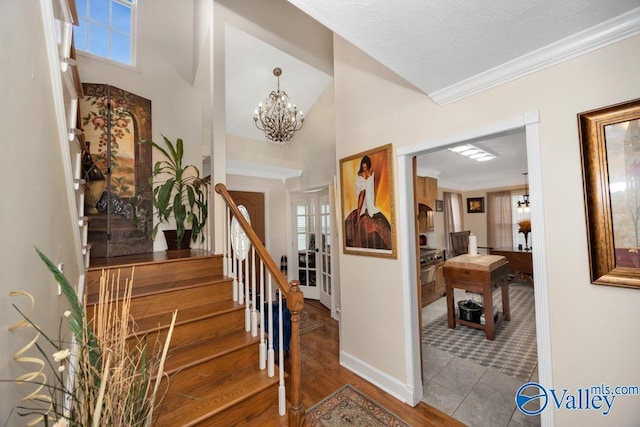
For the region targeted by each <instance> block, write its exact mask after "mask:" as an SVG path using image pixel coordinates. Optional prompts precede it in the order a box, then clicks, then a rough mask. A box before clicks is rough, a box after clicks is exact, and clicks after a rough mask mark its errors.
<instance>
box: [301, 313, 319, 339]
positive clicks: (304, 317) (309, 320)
mask: <svg viewBox="0 0 640 427" xmlns="http://www.w3.org/2000/svg"><path fill="white" fill-rule="evenodd" d="M323 326H324V322H323V321H322V320H320V319H319V318H318V315H317V314H316V313H315V312H312V311H311V310H310V309H309V308H307V307H305V308H303V309H302V312H301V313H300V335H302V334H306V333H307V332H311V331H313V330H316V329H318V328H322V327H323Z"/></svg>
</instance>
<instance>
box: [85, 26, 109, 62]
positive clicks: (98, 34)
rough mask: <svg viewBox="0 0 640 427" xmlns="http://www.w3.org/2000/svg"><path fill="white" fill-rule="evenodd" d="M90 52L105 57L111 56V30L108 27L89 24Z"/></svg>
mask: <svg viewBox="0 0 640 427" xmlns="http://www.w3.org/2000/svg"><path fill="white" fill-rule="evenodd" d="M89 52H91V53H93V54H94V55H100V56H103V57H105V58H108V57H109V31H108V30H107V28H105V27H101V26H99V25H93V24H91V25H90V26H89Z"/></svg>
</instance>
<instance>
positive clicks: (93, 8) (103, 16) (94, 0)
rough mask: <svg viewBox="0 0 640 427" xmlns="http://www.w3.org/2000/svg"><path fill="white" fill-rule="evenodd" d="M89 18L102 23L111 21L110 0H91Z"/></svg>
mask: <svg viewBox="0 0 640 427" xmlns="http://www.w3.org/2000/svg"><path fill="white" fill-rule="evenodd" d="M89 1H90V3H89V18H90V19H91V20H92V21H96V22H99V23H101V24H108V23H109V0H89Z"/></svg>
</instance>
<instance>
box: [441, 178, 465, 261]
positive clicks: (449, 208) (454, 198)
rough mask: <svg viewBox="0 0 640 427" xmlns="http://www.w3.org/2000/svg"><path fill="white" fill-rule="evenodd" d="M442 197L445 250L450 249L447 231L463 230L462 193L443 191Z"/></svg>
mask: <svg viewBox="0 0 640 427" xmlns="http://www.w3.org/2000/svg"><path fill="white" fill-rule="evenodd" d="M442 199H443V200H442V201H443V203H442V204H443V205H444V209H443V213H444V235H445V240H446V243H447V245H446V247H447V250H448V251H450V250H451V238H449V233H453V232H454V231H462V230H464V222H463V216H462V213H463V212H462V194H460V193H451V192H448V191H443V192H442Z"/></svg>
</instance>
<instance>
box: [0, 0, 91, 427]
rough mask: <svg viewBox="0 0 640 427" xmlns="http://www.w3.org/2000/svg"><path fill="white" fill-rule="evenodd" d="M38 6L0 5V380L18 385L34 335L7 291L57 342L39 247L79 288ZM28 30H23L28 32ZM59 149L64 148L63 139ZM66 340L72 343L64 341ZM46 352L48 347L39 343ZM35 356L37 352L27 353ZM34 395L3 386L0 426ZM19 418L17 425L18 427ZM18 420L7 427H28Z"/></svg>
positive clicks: (59, 301)
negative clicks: (19, 293)
mask: <svg viewBox="0 0 640 427" xmlns="http://www.w3.org/2000/svg"><path fill="white" fill-rule="evenodd" d="M42 27H43V25H42V14H41V11H40V2H37V1H22V0H9V1H3V2H0V39H2V42H1V43H0V62H1V67H0V69H1V71H0V97H1V98H2V99H3V101H4V102H3V103H2V106H1V107H0V129H1V130H2V137H3V144H2V147H3V153H2V156H0V177H1V179H2V182H4V185H3V188H2V209H0V223H1V224H3V233H2V234H3V236H2V240H3V245H2V249H1V250H0V269H1V270H2V279H1V280H0V348H2V351H1V352H0V380H8V379H12V378H15V377H16V376H17V375H19V374H22V373H24V372H25V370H26V369H29V368H33V365H23V366H20V365H19V364H18V363H16V362H14V361H13V359H12V356H13V353H15V352H16V351H18V350H19V349H20V348H22V347H23V346H24V345H26V344H27V342H29V341H30V340H31V339H32V338H33V336H34V330H33V329H28V328H26V329H21V330H18V331H15V332H9V331H8V327H9V325H11V324H13V323H15V322H17V321H18V320H19V319H20V315H19V314H18V312H17V311H16V310H14V308H13V307H12V304H16V305H17V306H18V307H20V308H21V309H22V310H28V308H29V306H28V304H25V301H26V300H25V299H23V298H10V297H9V295H8V294H9V292H10V291H12V290H23V291H27V292H30V293H31V294H32V295H33V296H34V298H35V311H34V313H33V315H32V316H31V318H32V319H33V320H34V321H35V322H36V323H37V324H39V325H41V326H42V327H43V329H44V330H45V331H46V333H47V335H49V336H50V337H52V338H57V337H58V324H59V323H60V319H61V314H62V312H63V311H64V310H65V309H66V300H64V297H62V296H58V295H57V292H56V289H57V283H56V282H55V280H54V279H53V277H52V276H51V274H50V273H49V272H48V270H47V269H46V267H45V265H44V264H43V262H42V261H41V260H40V259H39V257H38V255H37V254H36V252H35V249H34V247H38V248H39V249H40V250H41V251H42V252H43V253H44V254H45V255H47V256H48V257H49V258H50V259H51V260H52V261H53V262H54V263H55V264H57V263H59V262H62V263H64V266H65V275H66V276H67V278H68V279H69V281H70V283H72V284H74V285H75V284H77V283H78V279H79V275H80V272H79V271H78V263H77V259H76V252H75V251H74V250H73V249H72V248H74V247H78V245H77V244H76V243H74V240H73V234H72V228H71V227H72V224H73V222H72V220H71V218H72V216H71V214H70V212H69V208H68V206H69V205H68V201H67V192H66V186H65V181H64V173H63V172H64V168H63V162H62V159H63V157H62V155H63V154H62V153H64V154H65V155H67V156H68V155H69V154H68V149H67V151H66V152H63V151H62V150H61V143H60V141H59V138H58V136H59V135H60V133H59V131H60V129H58V127H57V121H56V116H55V114H54V111H55V110H54V107H53V101H52V99H53V94H52V86H51V80H50V74H49V68H48V63H47V53H46V50H45V42H44V34H43V29H42ZM26 29H28V30H26ZM63 142H64V143H68V141H66V140H64V141H63ZM65 338H66V339H70V338H71V337H70V336H66V337H65ZM39 343H41V344H42V345H43V346H44V348H45V351H46V352H47V353H49V354H53V352H54V351H55V350H52V349H51V347H50V346H48V345H45V342H44V340H43V339H40V340H39ZM29 355H31V356H38V355H39V354H38V353H37V351H33V352H30V353H29ZM33 389H34V388H33V386H31V385H23V386H20V388H18V387H17V386H16V385H14V384H11V383H7V382H0V396H2V399H0V424H2V425H5V421H6V420H7V417H8V415H9V412H10V411H11V409H12V408H13V407H15V406H16V405H18V404H19V402H20V398H21V397H22V396H24V395H25V394H26V393H27V392H30V391H32V390H33ZM18 419H19V421H18ZM25 424H26V421H25V418H19V417H17V416H16V415H15V414H14V415H13V417H12V421H11V422H9V423H8V424H6V425H25Z"/></svg>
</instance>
